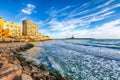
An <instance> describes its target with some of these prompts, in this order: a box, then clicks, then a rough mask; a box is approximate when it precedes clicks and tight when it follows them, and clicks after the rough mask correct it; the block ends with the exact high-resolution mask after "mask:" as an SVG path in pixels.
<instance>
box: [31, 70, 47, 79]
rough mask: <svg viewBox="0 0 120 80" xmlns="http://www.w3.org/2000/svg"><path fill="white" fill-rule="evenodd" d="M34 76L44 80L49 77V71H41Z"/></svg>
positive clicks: (33, 74)
mask: <svg viewBox="0 0 120 80" xmlns="http://www.w3.org/2000/svg"><path fill="white" fill-rule="evenodd" d="M32 76H33V77H34V78H39V79H40V78H42V77H47V76H49V71H41V72H35V73H32Z"/></svg>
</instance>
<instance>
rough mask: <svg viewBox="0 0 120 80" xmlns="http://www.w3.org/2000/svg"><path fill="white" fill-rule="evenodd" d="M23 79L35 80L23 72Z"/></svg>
mask: <svg viewBox="0 0 120 80" xmlns="http://www.w3.org/2000/svg"><path fill="white" fill-rule="evenodd" d="M21 80H33V79H32V77H31V76H30V75H27V74H22V75H21Z"/></svg>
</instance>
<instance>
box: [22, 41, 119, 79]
mask: <svg viewBox="0 0 120 80" xmlns="http://www.w3.org/2000/svg"><path fill="white" fill-rule="evenodd" d="M24 56H25V57H26V58H27V60H32V61H33V62H34V63H35V64H37V65H40V64H45V65H46V66H47V67H48V69H49V70H56V71H59V72H60V73H61V74H62V75H63V76H72V77H73V78H74V79H75V80H120V40H115V39H114V40H113V39H96V40H51V41H44V42H38V43H36V45H35V47H34V48H32V49H30V50H28V51H26V52H25V53H24Z"/></svg>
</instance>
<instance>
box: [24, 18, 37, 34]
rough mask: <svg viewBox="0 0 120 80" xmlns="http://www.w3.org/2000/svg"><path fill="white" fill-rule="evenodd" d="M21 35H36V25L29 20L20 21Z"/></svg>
mask: <svg viewBox="0 0 120 80" xmlns="http://www.w3.org/2000/svg"><path fill="white" fill-rule="evenodd" d="M22 26H23V35H24V36H37V35H38V25H37V24H35V23H33V22H32V21H29V20H23V21H22Z"/></svg>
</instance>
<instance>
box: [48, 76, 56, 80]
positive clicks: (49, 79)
mask: <svg viewBox="0 0 120 80" xmlns="http://www.w3.org/2000/svg"><path fill="white" fill-rule="evenodd" d="M47 80H56V77H55V76H48V77H47Z"/></svg>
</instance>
